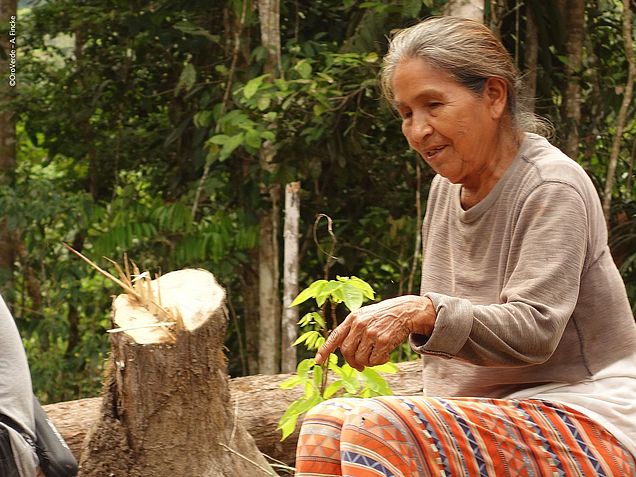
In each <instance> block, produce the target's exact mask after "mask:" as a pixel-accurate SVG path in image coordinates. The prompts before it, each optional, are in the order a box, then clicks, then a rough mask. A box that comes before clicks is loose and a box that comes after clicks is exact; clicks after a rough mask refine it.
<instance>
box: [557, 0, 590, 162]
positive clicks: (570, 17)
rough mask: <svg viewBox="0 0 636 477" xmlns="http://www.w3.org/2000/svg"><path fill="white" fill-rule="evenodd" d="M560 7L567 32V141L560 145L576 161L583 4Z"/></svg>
mask: <svg viewBox="0 0 636 477" xmlns="http://www.w3.org/2000/svg"><path fill="white" fill-rule="evenodd" d="M559 6H560V8H561V14H562V16H563V18H564V20H565V24H566V30H567V38H566V42H565V51H566V55H567V63H566V65H565V76H566V82H567V83H566V87H565V92H564V98H563V115H564V119H565V134H566V137H565V139H564V141H563V152H565V153H566V155H568V156H569V157H571V158H572V159H575V160H576V158H577V156H578V151H579V128H578V125H579V123H580V122H581V66H582V56H583V34H584V32H585V2H584V1H583V0H561V2H559Z"/></svg>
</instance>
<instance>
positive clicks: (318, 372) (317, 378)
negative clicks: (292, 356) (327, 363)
mask: <svg viewBox="0 0 636 477" xmlns="http://www.w3.org/2000/svg"><path fill="white" fill-rule="evenodd" d="M313 371H314V385H315V386H316V389H320V386H321V385H322V375H323V370H322V367H321V366H314V367H313Z"/></svg>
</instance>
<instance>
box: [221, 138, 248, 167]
mask: <svg viewBox="0 0 636 477" xmlns="http://www.w3.org/2000/svg"><path fill="white" fill-rule="evenodd" d="M244 139H245V137H244V134H243V133H239V134H236V135H234V136H231V137H230V138H229V139H228V140H227V141H226V142H225V144H223V148H222V149H221V153H220V154H219V161H224V160H225V159H227V158H228V157H230V155H231V154H232V153H233V152H234V150H235V149H236V148H237V147H239V146H240V145H241V144H243V140H244Z"/></svg>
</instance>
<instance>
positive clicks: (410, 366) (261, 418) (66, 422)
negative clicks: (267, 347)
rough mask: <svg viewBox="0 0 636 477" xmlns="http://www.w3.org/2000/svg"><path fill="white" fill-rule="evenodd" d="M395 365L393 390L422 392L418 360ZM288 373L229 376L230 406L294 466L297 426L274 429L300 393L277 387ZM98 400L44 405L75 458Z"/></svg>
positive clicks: (267, 448) (263, 445)
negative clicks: (284, 431) (286, 433)
mask: <svg viewBox="0 0 636 477" xmlns="http://www.w3.org/2000/svg"><path fill="white" fill-rule="evenodd" d="M397 366H398V368H399V372H398V373H397V374H389V375H386V380H387V382H388V383H389V385H390V386H391V389H393V392H394V393H395V394H398V395H405V396H413V395H418V394H422V365H421V362H420V361H412V362H408V363H398V365H397ZM290 376H292V375H291V374H277V375H267V376H266V375H256V376H245V377H240V378H233V379H230V394H231V396H232V400H231V403H230V407H231V408H233V409H234V411H235V413H236V415H237V416H238V422H239V423H240V424H242V425H243V427H244V428H245V429H246V430H247V431H248V432H249V434H250V435H251V436H252V437H253V438H254V441H255V442H256V445H257V446H258V448H259V449H260V451H261V452H262V453H264V454H266V455H267V456H271V457H272V458H274V459H276V460H278V461H281V462H283V463H285V464H287V465H290V466H293V465H294V459H295V450H296V442H297V440H298V429H297V430H296V432H295V433H294V434H292V435H291V436H290V437H289V438H287V439H286V440H285V441H283V442H281V441H280V436H281V434H280V431H277V430H276V426H277V424H278V420H279V419H280V417H281V416H282V415H283V413H284V412H285V410H286V409H287V407H288V406H289V405H290V404H291V403H292V401H294V400H295V399H296V398H298V397H299V396H300V392H301V391H300V389H298V388H296V389H281V388H280V383H282V382H283V381H284V380H285V379H287V378H289V377H290ZM101 402H102V398H99V397H95V398H86V399H80V400H77V401H68V402H60V403H55V404H47V405H46V406H44V410H45V411H46V413H47V414H48V416H49V418H50V419H51V421H53V423H54V424H55V426H56V427H57V428H58V430H59V431H60V433H61V434H62V436H63V437H64V439H66V442H67V443H68V445H69V447H70V448H71V451H72V452H73V454H74V455H75V456H77V458H78V459H79V455H80V453H81V449H82V447H83V442H84V438H85V436H86V433H87V430H88V428H89V427H90V426H91V425H92V423H94V422H95V421H96V420H97V418H98V417H99V408H100V404H101ZM237 475H239V474H237ZM248 475H249V474H248Z"/></svg>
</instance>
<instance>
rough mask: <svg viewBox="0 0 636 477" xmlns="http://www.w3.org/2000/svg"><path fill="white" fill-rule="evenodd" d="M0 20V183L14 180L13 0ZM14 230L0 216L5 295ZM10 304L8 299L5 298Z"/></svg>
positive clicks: (1, 6)
mask: <svg viewBox="0 0 636 477" xmlns="http://www.w3.org/2000/svg"><path fill="white" fill-rule="evenodd" d="M0 23H2V24H3V25H7V26H8V31H4V32H3V33H2V35H0V48H2V50H3V52H4V54H3V55H0V70H2V71H3V74H4V76H3V81H2V85H1V86H0V103H1V105H0V106H1V108H0V185H2V186H12V185H13V183H14V180H15V166H16V157H15V156H16V134H15V120H14V111H13V108H12V104H11V102H12V99H13V96H14V91H15V87H16V85H17V66H18V65H17V61H16V55H17V37H18V25H17V11H16V0H0ZM14 235H15V234H14V233H13V232H12V231H11V230H10V229H9V227H8V225H7V217H6V216H3V217H2V219H1V220H0V291H1V292H2V294H3V295H4V296H5V297H7V298H8V297H10V296H11V295H12V292H13V267H14V261H15V256H16V248H15V242H16V241H15V237H14ZM9 302H10V304H11V302H12V300H10V299H9Z"/></svg>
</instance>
